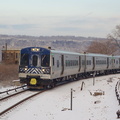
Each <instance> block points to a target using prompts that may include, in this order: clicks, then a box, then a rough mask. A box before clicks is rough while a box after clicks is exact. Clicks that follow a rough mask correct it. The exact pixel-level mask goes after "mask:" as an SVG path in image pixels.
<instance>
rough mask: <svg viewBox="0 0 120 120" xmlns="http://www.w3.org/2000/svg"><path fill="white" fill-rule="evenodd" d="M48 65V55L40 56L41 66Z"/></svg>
mask: <svg viewBox="0 0 120 120" xmlns="http://www.w3.org/2000/svg"><path fill="white" fill-rule="evenodd" d="M49 65H50V55H42V56H41V66H42V67H49Z"/></svg>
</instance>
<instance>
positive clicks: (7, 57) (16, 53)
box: [2, 50, 20, 64]
mask: <svg viewBox="0 0 120 120" xmlns="http://www.w3.org/2000/svg"><path fill="white" fill-rule="evenodd" d="M19 58H20V50H2V62H3V63H8V64H18V63H19Z"/></svg>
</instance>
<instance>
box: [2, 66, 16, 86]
mask: <svg viewBox="0 0 120 120" xmlns="http://www.w3.org/2000/svg"><path fill="white" fill-rule="evenodd" d="M16 79H18V65H16V64H0V85H1V86H9V85H11V83H12V80H16Z"/></svg>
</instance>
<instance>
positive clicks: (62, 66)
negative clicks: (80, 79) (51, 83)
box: [61, 55, 64, 75]
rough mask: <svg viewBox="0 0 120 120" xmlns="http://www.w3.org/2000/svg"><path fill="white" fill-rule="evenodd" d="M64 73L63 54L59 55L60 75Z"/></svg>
mask: <svg viewBox="0 0 120 120" xmlns="http://www.w3.org/2000/svg"><path fill="white" fill-rule="evenodd" d="M63 73H64V55H62V56H61V75H62V74H63Z"/></svg>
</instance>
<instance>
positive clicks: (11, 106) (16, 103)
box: [0, 90, 46, 116]
mask: <svg viewBox="0 0 120 120" xmlns="http://www.w3.org/2000/svg"><path fill="white" fill-rule="evenodd" d="M45 91H46V90H42V91H39V92H35V93H34V92H33V91H28V92H31V95H25V96H27V97H24V98H23V97H22V99H21V100H17V101H16V102H14V104H12V105H9V103H11V102H10V101H9V100H8V106H7V107H6V108H3V110H0V116H2V115H3V114H5V113H7V112H9V111H10V110H11V109H13V108H15V107H16V106H18V105H20V104H21V103H24V102H26V101H27V100H29V99H30V98H33V97H35V96H37V95H39V94H40V93H43V92H45ZM2 104H3V105H2ZM4 104H6V102H5V103H4V101H3V102H2V103H0V106H1V108H2V106H3V107H4Z"/></svg>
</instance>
